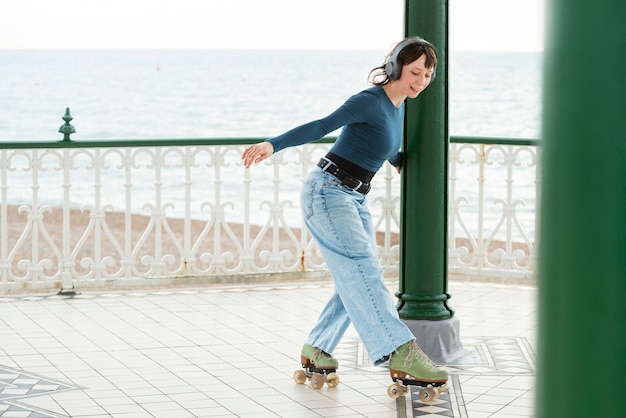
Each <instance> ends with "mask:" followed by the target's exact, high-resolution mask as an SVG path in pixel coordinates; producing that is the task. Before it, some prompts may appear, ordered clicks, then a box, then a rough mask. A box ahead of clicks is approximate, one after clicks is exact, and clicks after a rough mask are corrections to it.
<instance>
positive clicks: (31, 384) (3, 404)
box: [0, 365, 79, 418]
mask: <svg viewBox="0 0 626 418" xmlns="http://www.w3.org/2000/svg"><path fill="white" fill-rule="evenodd" d="M77 389H79V388H78V387H76V386H72V385H68V384H65V383H61V382H57V381H53V380H51V379H47V378H45V377H41V376H37V375H34V374H30V373H28V372H25V371H23V370H17V369H13V368H10V367H6V366H2V365H0V417H3V418H9V417H26V418H47V417H58V415H56V414H54V413H51V412H49V411H41V410H36V409H35V408H33V407H30V406H29V405H28V399H29V398H32V397H35V396H41V395H44V394H54V393H59V392H64V391H68V390H77Z"/></svg>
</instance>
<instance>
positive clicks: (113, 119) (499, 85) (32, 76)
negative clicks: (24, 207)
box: [0, 49, 542, 218]
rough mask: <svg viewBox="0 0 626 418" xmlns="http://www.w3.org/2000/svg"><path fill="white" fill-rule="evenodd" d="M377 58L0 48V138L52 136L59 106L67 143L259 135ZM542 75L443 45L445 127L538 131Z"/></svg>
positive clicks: (510, 60)
mask: <svg viewBox="0 0 626 418" xmlns="http://www.w3.org/2000/svg"><path fill="white" fill-rule="evenodd" d="M386 53H387V51H364V50H354V51H340V50H328V51H323V50H123V49H118V50H71V49H67V50H0V92H1V94H0V104H1V111H0V140H10V141H16V140H17V141H21V140H24V141H35V140H36V141H45V140H50V141H57V140H60V139H61V138H62V135H61V134H60V133H58V129H59V126H60V125H61V124H63V121H62V119H61V117H62V116H63V114H64V113H65V109H66V108H67V107H69V108H70V109H71V114H72V116H73V117H74V120H73V121H72V124H73V125H74V126H75V129H76V133H75V134H73V135H72V139H75V140H89V139H100V140H102V139H105V140H106V139H141V138H145V139H148V138H230V137H254V138H269V137H272V136H275V135H278V134H280V133H282V132H284V131H285V130H287V129H290V128H292V127H294V126H296V125H298V124H301V123H305V122H308V121H310V120H313V119H318V118H320V117H323V116H326V115H327V114H329V113H330V112H332V111H333V110H335V109H336V108H337V107H338V106H340V105H341V104H342V103H343V102H344V101H345V100H346V99H347V98H348V97H349V96H351V95H352V94H354V93H356V92H358V91H360V90H362V89H364V88H367V87H368V86H369V85H368V81H367V79H368V74H369V72H370V70H371V69H372V68H374V67H376V66H378V65H380V64H382V63H383V61H384V58H385V55H386ZM541 79H542V54H541V53H540V52H466V51H463V52H461V51H459V52H454V51H452V52H451V53H450V56H449V116H450V117H449V124H450V134H451V135H452V136H483V137H505V138H538V137H539V136H540V131H541ZM532 170H534V169H532ZM533 175H534V173H530V176H533ZM502 187H504V186H502ZM281 192H282V191H281ZM289 192H293V193H294V194H295V193H298V190H297V186H294V190H286V191H285V193H289ZM502 193H503V194H502V195H501V196H500V197H503V196H504V195H505V192H504V191H503V192H502ZM521 194H522V195H527V196H526V197H524V196H522V198H527V199H531V200H534V185H532V184H531V185H530V186H529V187H528V190H525V191H524V190H523V191H522V192H521ZM294 200H297V199H295V198H294ZM8 203H12V202H8ZM493 210H494V211H495V212H494V215H493V216H494V217H496V218H497V217H498V216H499V215H498V213H501V207H494V208H493Z"/></svg>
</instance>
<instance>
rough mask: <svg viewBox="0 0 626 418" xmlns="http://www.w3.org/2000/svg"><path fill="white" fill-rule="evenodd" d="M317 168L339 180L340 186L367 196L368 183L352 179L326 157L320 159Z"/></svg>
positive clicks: (369, 187)
mask: <svg viewBox="0 0 626 418" xmlns="http://www.w3.org/2000/svg"><path fill="white" fill-rule="evenodd" d="M317 166H318V167H319V168H321V169H322V170H323V171H326V172H327V173H330V174H332V175H333V176H335V177H337V178H338V179H339V180H341V185H342V186H347V187H349V188H351V189H352V190H354V191H355V192H359V193H362V194H368V193H369V191H370V189H371V188H372V186H371V185H370V184H369V183H363V182H362V181H361V180H359V179H357V178H354V177H352V175H351V174H350V173H348V172H347V171H345V170H342V169H341V168H339V166H337V164H335V163H334V162H332V161H331V160H329V159H328V158H326V157H322V158H320V161H319V162H318V163H317Z"/></svg>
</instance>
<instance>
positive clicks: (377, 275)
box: [242, 38, 448, 383]
mask: <svg viewBox="0 0 626 418" xmlns="http://www.w3.org/2000/svg"><path fill="white" fill-rule="evenodd" d="M436 66H437V52H436V51H435V49H434V48H433V47H432V45H430V44H429V43H428V42H426V41H424V40H423V39H421V38H409V39H405V40H403V41H402V42H400V43H398V44H397V45H396V46H395V47H394V49H393V50H392V51H391V53H390V54H389V56H388V57H387V59H386V62H385V63H384V64H383V65H381V66H379V67H376V68H374V69H373V70H372V71H371V72H370V76H369V80H370V82H371V84H372V85H373V87H370V88H368V89H366V90H363V91H362V92H360V93H358V94H356V95H354V96H352V97H350V98H349V99H348V100H347V101H346V102H345V103H344V104H343V105H342V106H341V107H339V108H338V109H337V110H336V111H334V112H333V113H331V114H330V115H328V116H327V117H325V118H323V119H320V120H316V121H313V122H309V123H307V124H304V125H301V126H299V127H296V128H294V129H292V130H290V131H288V132H286V133H284V134H282V135H280V136H277V137H275V138H271V139H269V140H267V141H265V142H262V143H259V144H255V145H252V146H250V147H248V148H247V149H246V150H245V151H244V153H243V155H242V159H243V163H244V165H245V167H247V168H248V167H250V166H251V165H252V164H253V163H258V162H260V161H263V160H265V159H266V158H268V157H270V156H271V155H272V154H273V153H275V152H278V151H280V150H282V149H284V148H287V147H291V146H295V145H301V144H305V143H308V142H312V141H316V140H318V139H320V138H322V137H323V136H324V135H326V134H328V133H330V132H332V131H334V130H336V129H338V128H340V127H343V130H342V132H341V134H340V135H339V137H338V138H337V141H336V142H335V144H334V145H333V147H332V148H331V150H330V151H329V152H328V154H326V156H325V157H323V158H322V159H321V160H320V161H319V163H318V164H317V167H315V169H314V170H313V171H312V172H311V173H310V175H309V178H308V179H307V181H306V182H305V183H304V186H303V188H302V194H301V204H302V213H303V216H304V219H305V223H306V225H307V228H308V229H309V231H310V232H311V235H312V236H313V237H314V239H315V240H316V242H317V244H318V246H319V249H320V252H321V254H322V256H323V257H324V260H325V262H326V265H327V266H328V269H329V271H330V273H331V275H332V277H333V281H334V284H335V291H334V294H333V296H332V297H331V299H330V301H329V302H328V304H327V305H326V307H325V308H324V309H323V311H322V313H321V315H320V317H319V320H318V322H317V324H316V325H315V326H314V327H313V329H312V330H311V332H310V334H309V336H308V338H307V340H306V343H305V344H304V347H303V348H302V353H301V358H302V365H303V367H305V368H306V369H307V370H308V371H315V372H318V373H326V374H328V373H330V372H333V371H334V370H335V369H337V367H338V362H337V360H336V359H335V358H333V357H332V355H331V354H332V352H333V350H334V349H335V347H336V346H337V344H338V343H339V340H340V339H341V337H342V336H343V334H344V332H345V331H346V329H347V327H348V325H349V324H350V323H352V324H353V325H354V327H355V329H356V331H357V333H358V334H359V336H360V337H361V339H362V341H363V343H364V345H365V348H366V350H367V352H368V354H369V355H370V357H371V359H372V360H373V363H374V364H375V365H380V364H383V363H385V362H387V361H389V368H390V372H391V376H392V377H395V378H403V377H405V376H406V375H407V374H408V375H410V376H411V377H413V378H414V379H416V380H422V381H428V382H433V383H439V382H446V381H447V380H448V373H447V372H446V371H444V370H440V369H438V368H437V367H436V366H435V365H434V364H433V363H432V361H430V359H428V357H427V356H426V355H425V354H424V353H423V352H422V350H421V349H420V348H419V347H418V346H417V343H416V342H415V337H414V335H413V334H412V333H411V331H410V330H409V329H408V327H407V326H406V325H405V324H404V322H402V321H401V320H400V318H399V316H398V311H397V309H396V307H395V301H394V299H393V297H392V295H391V293H390V292H389V290H388V289H387V287H386V285H385V283H384V281H383V270H382V267H381V265H380V262H379V260H378V254H377V246H376V237H375V230H374V227H373V223H372V219H371V215H370V212H369V209H368V207H367V201H366V195H367V193H368V192H369V189H370V181H371V180H372V177H374V174H375V173H376V172H377V171H378V170H379V169H380V167H381V166H382V165H383V163H384V162H385V161H386V160H388V161H389V162H390V163H391V164H392V165H393V166H395V167H396V169H397V170H398V172H400V168H401V166H402V155H401V153H400V152H399V149H400V146H401V140H402V129H403V123H404V100H405V99H407V98H415V97H417V96H418V95H419V94H420V93H421V92H422V91H423V90H424V89H425V88H426V87H427V86H428V85H429V83H430V82H431V81H432V79H433V78H434V75H435V68H436Z"/></svg>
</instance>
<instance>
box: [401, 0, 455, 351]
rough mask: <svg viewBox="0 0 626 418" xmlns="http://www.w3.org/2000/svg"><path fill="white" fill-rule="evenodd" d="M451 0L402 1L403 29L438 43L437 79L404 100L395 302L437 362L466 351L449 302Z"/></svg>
mask: <svg viewBox="0 0 626 418" xmlns="http://www.w3.org/2000/svg"><path fill="white" fill-rule="evenodd" d="M447 32H448V4H447V0H405V34H406V36H420V37H422V38H425V39H427V40H428V41H429V42H431V43H432V44H433V45H434V46H435V48H436V49H437V53H438V58H439V63H438V66H437V78H436V79H435V80H434V82H433V83H432V84H431V85H430V86H429V87H428V88H427V89H426V90H425V91H424V92H423V93H422V94H421V95H420V96H419V97H418V98H417V99H414V100H407V102H406V118H405V129H404V144H403V148H404V157H405V158H404V163H403V169H402V190H401V211H402V217H401V226H400V235H401V246H400V271H399V279H400V280H399V290H398V292H397V293H396V296H397V297H398V309H399V314H400V317H401V318H402V319H404V320H405V322H406V323H407V324H408V326H409V328H411V330H412V331H413V333H414V334H415V336H416V338H417V341H418V343H419V344H420V346H421V347H422V349H424V351H425V352H426V353H427V354H428V355H429V356H430V357H431V358H432V359H433V360H434V361H437V362H448V361H450V360H452V359H453V358H456V357H459V356H460V355H461V354H464V353H465V350H463V349H462V346H461V343H460V335H459V322H458V319H457V318H454V312H453V311H452V309H450V307H449V306H448V299H449V298H450V295H449V294H448V266H447V250H448V248H447V247H448V246H447V233H448V231H447V229H448V228H447V225H448V222H447V218H448V213H447V212H448V210H447V194H448V193H447V187H448V186H447V185H448V180H447V177H448V176H447V172H448V147H449V138H448V135H449V132H448V100H447V95H448V93H447V85H448V37H447Z"/></svg>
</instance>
